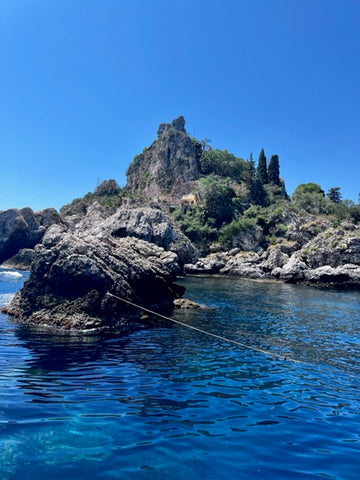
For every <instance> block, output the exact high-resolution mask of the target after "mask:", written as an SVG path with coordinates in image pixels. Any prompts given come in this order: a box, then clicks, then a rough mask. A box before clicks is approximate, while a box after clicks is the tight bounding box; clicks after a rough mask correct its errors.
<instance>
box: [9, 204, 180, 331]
mask: <svg viewBox="0 0 360 480" xmlns="http://www.w3.org/2000/svg"><path fill="white" fill-rule="evenodd" d="M159 214H160V217H159ZM176 236H177V233H176V232H175V231H172V229H171V223H170V220H169V219H167V222H166V217H165V215H163V214H162V213H161V212H158V211H155V212H154V211H152V210H151V209H143V210H136V211H134V212H125V211H124V210H121V211H118V212H117V213H115V214H114V215H113V216H112V217H109V218H107V219H103V218H102V217H101V210H99V209H98V208H97V206H96V204H94V205H93V206H92V208H90V209H89V211H88V214H87V215H86V217H85V218H84V219H83V220H82V221H80V222H79V223H78V224H76V225H75V226H73V225H72V226H71V228H69V227H67V226H66V225H63V224H59V225H53V226H52V227H51V228H49V229H48V231H47V232H46V234H45V236H44V238H43V239H42V242H41V243H40V244H38V245H37V246H36V248H35V252H36V257H35V259H34V261H33V263H32V266H31V271H30V277H29V280H28V281H27V282H26V283H25V285H24V287H23V288H22V290H20V292H18V293H17V295H16V296H15V298H14V300H13V301H12V303H11V305H10V306H9V307H7V308H6V311H7V313H9V314H12V315H14V316H16V317H18V318H19V319H20V321H22V322H24V323H30V324H39V325H48V326H51V327H54V328H57V329H64V330H92V329H94V328H96V329H99V328H112V327H115V326H118V325H119V323H120V324H121V323H122V322H123V321H124V320H123V319H124V316H126V317H128V316H129V313H131V314H138V313H139V311H140V310H139V309H135V308H133V307H129V305H128V304H127V303H125V302H124V301H122V300H120V299H119V298H121V299H124V300H127V301H131V302H134V303H136V304H138V305H141V306H143V307H145V308H150V309H153V310H164V309H167V308H170V307H172V306H173V301H174V299H175V298H176V297H178V296H180V295H181V294H182V293H183V288H182V287H179V286H177V285H176V284H175V283H174V280H175V279H176V276H177V275H179V274H180V273H181V267H180V265H179V257H178V255H177V254H176V253H175V252H173V251H170V248H171V246H172V245H173V242H174V241H175V240H176ZM156 243H157V244H156ZM109 293H111V294H113V295H115V297H114V296H112V295H109ZM117 297H119V298H117Z"/></svg>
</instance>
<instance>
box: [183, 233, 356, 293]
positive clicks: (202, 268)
mask: <svg viewBox="0 0 360 480" xmlns="http://www.w3.org/2000/svg"><path fill="white" fill-rule="evenodd" d="M310 228H312V227H310ZM300 230H301V229H296V228H295V227H294V229H293V231H297V233H296V238H297V241H298V242H299V243H295V245H297V246H296V248H294V243H291V245H290V246H289V245H288V244H287V243H284V244H279V245H276V246H270V247H268V248H267V249H265V250H262V251H256V252H255V251H243V250H240V249H239V248H237V249H233V250H230V251H225V252H217V253H211V254H210V255H208V256H207V257H205V258H199V259H198V260H197V261H196V262H195V263H193V264H189V265H185V271H186V272H187V273H191V274H199V273H201V274H208V273H209V274H210V273H218V274H223V275H237V276H243V277H248V278H279V279H281V280H283V281H285V282H289V283H299V282H301V283H308V284H317V285H341V286H348V287H353V288H360V237H359V234H358V232H357V231H356V230H354V226H353V225H352V224H343V225H342V226H340V227H339V228H332V227H330V228H327V229H326V230H324V231H323V232H321V233H319V234H314V235H313V236H312V238H311V234H310V233H309V230H308V229H306V228H305V227H304V228H303V234H301V232H300ZM291 235H292V234H291ZM304 236H305V237H308V238H311V240H309V241H308V242H307V243H304V241H303V238H304ZM300 244H303V246H302V248H301V247H300Z"/></svg>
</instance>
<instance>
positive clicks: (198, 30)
mask: <svg viewBox="0 0 360 480" xmlns="http://www.w3.org/2000/svg"><path fill="white" fill-rule="evenodd" d="M0 59H1V75H0V167H1V176H0V210H4V209H7V208H11V207H23V206H26V205H28V206H30V207H32V208H33V209H35V210H37V209H42V208H45V207H49V206H54V207H56V208H59V207H60V206H61V205H63V204H66V203H69V202H70V201H71V200H72V199H74V198H76V197H80V196H83V195H84V194H85V193H87V192H89V191H93V190H94V188H95V187H96V185H97V183H98V181H102V180H105V179H108V178H115V179H116V180H117V181H118V183H119V184H120V185H124V184H125V171H126V168H127V166H128V165H129V163H130V162H131V160H132V158H133V157H134V155H135V154H137V153H139V152H141V151H142V149H143V147H144V146H148V145H149V144H150V143H151V142H152V141H153V140H154V139H155V138H156V130H157V127H158V124H159V123H161V122H170V121H171V120H172V119H173V118H175V117H177V116H179V115H184V117H185V119H186V128H187V131H188V132H189V133H190V134H191V135H195V136H196V137H197V138H198V139H203V138H205V137H207V138H209V139H211V141H212V145H213V147H217V148H226V149H227V150H229V151H230V152H232V153H234V154H236V155H237V156H240V157H243V158H248V157H249V154H250V152H253V155H254V159H257V158H258V154H259V151H260V149H261V148H264V149H265V154H266V155H267V156H268V158H269V157H270V155H272V154H274V153H277V154H278V155H279V158H280V169H281V172H280V173H281V176H282V177H283V178H284V179H285V182H286V187H287V190H288V192H289V193H290V194H291V193H292V192H293V190H294V189H295V188H296V186H297V185H299V184H300V183H304V182H315V183H319V184H320V185H321V187H322V188H323V189H324V190H325V191H327V190H328V189H329V188H330V187H333V186H339V187H341V192H342V194H343V198H348V199H351V200H353V201H356V202H357V199H358V193H359V192H360V2H359V0H221V1H220V0H172V1H169V0H101V1H100V0H51V1H50V0H16V1H14V0H1V2H0Z"/></svg>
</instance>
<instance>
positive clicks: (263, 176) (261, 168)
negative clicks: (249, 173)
mask: <svg viewBox="0 0 360 480" xmlns="http://www.w3.org/2000/svg"><path fill="white" fill-rule="evenodd" d="M256 178H257V179H258V180H259V182H260V183H261V184H264V183H268V181H269V180H268V173H267V165H266V157H265V153H264V149H263V148H262V149H261V152H260V155H259V161H258V166H257V170H256Z"/></svg>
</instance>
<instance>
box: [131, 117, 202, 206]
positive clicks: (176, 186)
mask: <svg viewBox="0 0 360 480" xmlns="http://www.w3.org/2000/svg"><path fill="white" fill-rule="evenodd" d="M184 125H185V119H184V117H182V116H180V117H178V118H176V119H175V120H173V121H172V122H171V123H162V124H160V126H159V128H158V132H157V134H158V137H157V139H156V140H155V141H154V142H153V143H152V144H151V145H150V147H148V148H144V150H143V152H142V153H140V154H139V155H136V156H135V157H134V159H133V161H132V163H131V164H130V166H129V168H128V169H127V172H126V176H127V184H126V188H127V190H128V191H129V192H131V193H133V194H135V195H141V196H143V197H144V198H147V199H162V200H164V199H165V200H166V201H168V202H171V203H174V204H177V203H179V201H180V199H181V197H182V196H183V195H186V194H188V193H190V192H191V191H192V189H193V187H194V185H193V182H195V181H196V180H198V178H199V165H198V160H197V156H196V152H195V148H194V145H193V142H192V140H191V138H190V136H189V135H188V134H187V133H186V131H185V128H184Z"/></svg>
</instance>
